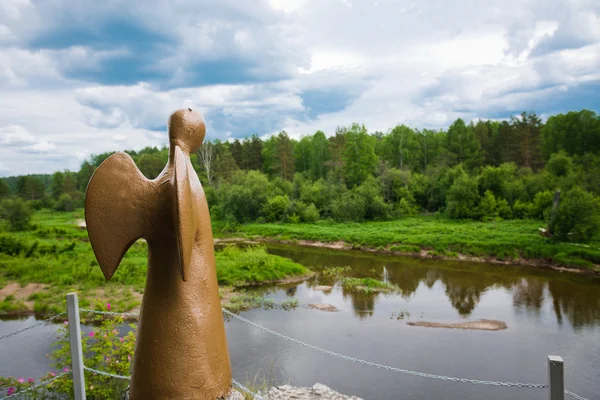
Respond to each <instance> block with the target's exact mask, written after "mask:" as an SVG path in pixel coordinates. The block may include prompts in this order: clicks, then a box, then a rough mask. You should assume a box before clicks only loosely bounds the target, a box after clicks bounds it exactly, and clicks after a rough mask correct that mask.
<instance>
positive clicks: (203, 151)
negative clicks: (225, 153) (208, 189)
mask: <svg viewBox="0 0 600 400" xmlns="http://www.w3.org/2000/svg"><path fill="white" fill-rule="evenodd" d="M196 154H197V156H198V158H199V159H200V161H201V162H202V166H203V168H204V171H205V172H206V178H207V179H208V184H209V185H210V184H212V170H213V162H214V159H215V154H216V150H215V145H214V144H212V143H211V142H208V141H207V142H205V143H204V144H203V145H202V146H200V149H198V151H197V153H196Z"/></svg>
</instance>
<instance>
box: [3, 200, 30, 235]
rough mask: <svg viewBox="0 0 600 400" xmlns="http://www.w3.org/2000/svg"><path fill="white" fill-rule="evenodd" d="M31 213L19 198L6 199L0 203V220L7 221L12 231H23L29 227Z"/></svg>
mask: <svg viewBox="0 0 600 400" xmlns="http://www.w3.org/2000/svg"><path fill="white" fill-rule="evenodd" d="M32 214H33V211H32V210H31V208H29V206H28V205H27V203H25V201H23V199H21V198H18V197H16V198H14V199H6V200H3V201H2V203H0V218H2V219H5V220H7V221H8V224H9V226H10V228H11V229H12V230H14V231H23V230H25V229H27V228H28V227H29V223H30V222H31V216H32Z"/></svg>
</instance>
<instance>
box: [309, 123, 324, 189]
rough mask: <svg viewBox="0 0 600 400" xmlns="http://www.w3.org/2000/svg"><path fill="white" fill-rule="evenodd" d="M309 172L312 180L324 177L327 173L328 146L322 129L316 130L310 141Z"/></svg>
mask: <svg viewBox="0 0 600 400" xmlns="http://www.w3.org/2000/svg"><path fill="white" fill-rule="evenodd" d="M310 144H311V149H310V174H311V176H312V179H313V180H315V181H316V180H318V179H320V178H324V177H325V175H326V174H327V169H326V164H327V160H329V146H328V143H327V138H326V137H325V134H324V133H323V132H322V131H317V132H316V133H315V134H314V135H313V137H312V140H311V142H310Z"/></svg>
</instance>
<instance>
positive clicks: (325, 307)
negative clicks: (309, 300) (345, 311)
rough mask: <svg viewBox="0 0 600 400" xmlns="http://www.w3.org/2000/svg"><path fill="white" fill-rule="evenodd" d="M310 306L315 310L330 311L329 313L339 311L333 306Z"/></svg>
mask: <svg viewBox="0 0 600 400" xmlns="http://www.w3.org/2000/svg"><path fill="white" fill-rule="evenodd" d="M308 306H309V307H310V308H313V309H315V310H321V311H329V312H334V311H339V310H338V309H337V308H336V307H335V306H333V305H331V304H309V305H308Z"/></svg>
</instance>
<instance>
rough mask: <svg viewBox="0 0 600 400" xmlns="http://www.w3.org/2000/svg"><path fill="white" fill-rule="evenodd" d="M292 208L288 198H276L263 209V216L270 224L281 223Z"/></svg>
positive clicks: (271, 199)
mask: <svg viewBox="0 0 600 400" xmlns="http://www.w3.org/2000/svg"><path fill="white" fill-rule="evenodd" d="M289 207H290V199H288V197H287V196H275V197H272V198H270V199H269V200H267V204H265V205H264V207H263V215H264V217H265V219H266V220H267V221H269V222H275V221H281V220H282V219H283V217H284V216H285V214H286V211H287V210H288V208H289Z"/></svg>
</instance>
